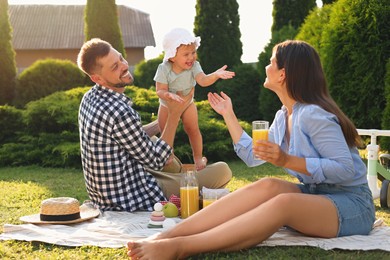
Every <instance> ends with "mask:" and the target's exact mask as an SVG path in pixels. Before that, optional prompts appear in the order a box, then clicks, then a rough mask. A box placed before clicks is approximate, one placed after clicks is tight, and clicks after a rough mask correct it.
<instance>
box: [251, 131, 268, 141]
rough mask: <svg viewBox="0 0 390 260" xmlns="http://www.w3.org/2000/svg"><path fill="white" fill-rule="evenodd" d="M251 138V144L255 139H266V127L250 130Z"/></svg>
mask: <svg viewBox="0 0 390 260" xmlns="http://www.w3.org/2000/svg"><path fill="white" fill-rule="evenodd" d="M252 140H253V145H255V142H256V141H257V140H265V141H268V129H255V130H252Z"/></svg>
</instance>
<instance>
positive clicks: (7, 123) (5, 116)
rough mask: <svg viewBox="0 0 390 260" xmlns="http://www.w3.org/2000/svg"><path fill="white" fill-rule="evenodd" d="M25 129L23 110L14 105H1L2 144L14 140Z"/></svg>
mask: <svg viewBox="0 0 390 260" xmlns="http://www.w3.org/2000/svg"><path fill="white" fill-rule="evenodd" d="M23 129H25V125H24V123H23V111H22V110H20V109H17V108H15V107H12V106H0V144H3V143H5V142H10V141H14V140H15V138H16V136H17V134H18V132H20V131H22V130H23Z"/></svg>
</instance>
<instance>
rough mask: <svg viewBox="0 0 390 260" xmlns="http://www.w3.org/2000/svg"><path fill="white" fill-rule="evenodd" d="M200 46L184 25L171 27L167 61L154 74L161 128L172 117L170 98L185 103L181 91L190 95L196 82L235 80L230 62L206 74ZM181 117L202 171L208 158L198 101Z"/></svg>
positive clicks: (203, 84)
mask: <svg viewBox="0 0 390 260" xmlns="http://www.w3.org/2000/svg"><path fill="white" fill-rule="evenodd" d="M199 45H200V37H195V36H193V35H191V34H190V33H189V32H188V31H187V30H185V29H182V28H175V29H173V30H171V31H170V32H168V33H167V34H166V35H165V37H164V39H163V49H164V53H165V55H164V60H163V63H161V64H159V66H158V69H157V72H156V75H155V76H154V80H155V81H156V91H157V95H158V96H159V98H160V106H159V109H158V123H159V127H160V130H162V129H164V127H165V123H166V120H167V116H168V108H167V107H166V103H165V101H166V100H174V101H176V102H182V98H181V97H180V96H179V95H178V94H180V95H182V96H186V95H188V94H190V93H191V90H192V88H194V87H195V85H196V83H198V84H199V85H200V86H202V87H207V86H210V85H212V84H213V83H215V82H216V81H217V80H218V79H231V78H233V77H234V76H235V73H234V72H231V71H227V70H226V68H227V66H226V65H224V66H223V67H222V68H220V69H218V70H216V71H215V72H213V73H210V74H207V75H206V74H205V73H204V72H203V70H202V67H201V66H200V63H199V62H198V61H197V60H196V58H197V54H196V50H197V49H198V47H199ZM192 93H193V92H192ZM181 119H182V122H183V127H184V131H185V132H186V133H187V135H188V138H189V140H190V144H191V148H192V154H193V159H194V163H195V166H196V170H201V169H203V168H204V167H205V166H206V163H207V159H206V158H205V157H203V141H202V135H201V133H200V130H199V125H198V112H197V108H196V105H195V103H194V102H192V103H191V104H190V105H189V106H188V108H187V109H186V110H185V111H184V112H183V115H182V117H181Z"/></svg>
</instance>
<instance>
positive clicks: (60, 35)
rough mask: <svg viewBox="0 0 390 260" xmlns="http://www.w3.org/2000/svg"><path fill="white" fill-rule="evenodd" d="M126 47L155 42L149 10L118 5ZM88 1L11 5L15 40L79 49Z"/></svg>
mask: <svg viewBox="0 0 390 260" xmlns="http://www.w3.org/2000/svg"><path fill="white" fill-rule="evenodd" d="M117 7H118V18H119V25H120V28H121V31H122V39H123V43H124V47H125V48H134V47H135V48H137V47H142V48H144V47H146V46H156V42H155V40H154V35H153V30H152V26H151V23H150V19H149V14H147V13H144V12H142V11H139V10H137V9H133V8H130V7H127V6H123V5H118V6H117ZM84 8H85V5H9V17H10V23H11V26H12V28H13V36H12V43H13V48H14V49H15V50H18V49H29V50H31V49H79V48H80V47H81V46H82V45H83V43H84Z"/></svg>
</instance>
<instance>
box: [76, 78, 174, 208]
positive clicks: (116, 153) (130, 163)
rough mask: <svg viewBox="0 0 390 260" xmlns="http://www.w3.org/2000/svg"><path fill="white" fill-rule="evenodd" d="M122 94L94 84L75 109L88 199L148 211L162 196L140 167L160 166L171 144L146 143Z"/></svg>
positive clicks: (136, 116)
mask: <svg viewBox="0 0 390 260" xmlns="http://www.w3.org/2000/svg"><path fill="white" fill-rule="evenodd" d="M131 105H132V101H131V99H130V98H128V97H126V96H125V95H124V94H120V93H117V92H114V91H112V90H110V89H107V88H104V87H101V86H94V87H93V88H92V89H91V90H89V91H88V92H87V93H85V95H84V97H83V99H82V101H81V104H80V109H79V130H80V148H81V159H82V165H83V172H84V177H85V183H86V187H87V191H88V194H89V197H90V199H91V200H92V201H93V202H94V203H95V204H97V205H98V206H99V207H100V208H101V209H102V210H125V211H130V212H131V211H135V210H148V211H151V210H153V205H154V203H156V202H158V201H161V200H164V199H165V198H164V195H163V193H162V191H161V189H160V187H159V186H158V185H157V182H156V180H155V178H154V177H153V176H152V175H151V174H150V173H148V172H147V171H146V170H145V167H148V168H152V169H155V170H159V169H161V168H162V167H163V166H164V164H165V162H166V160H167V159H168V157H169V155H170V154H171V152H172V149H171V147H170V146H168V144H166V143H165V142H164V141H163V140H157V142H155V143H154V142H152V141H151V140H150V138H149V136H148V135H147V134H146V133H145V131H144V130H143V128H142V124H141V118H140V116H139V114H138V113H137V112H136V111H135V110H134V109H133V108H132V107H131Z"/></svg>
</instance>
